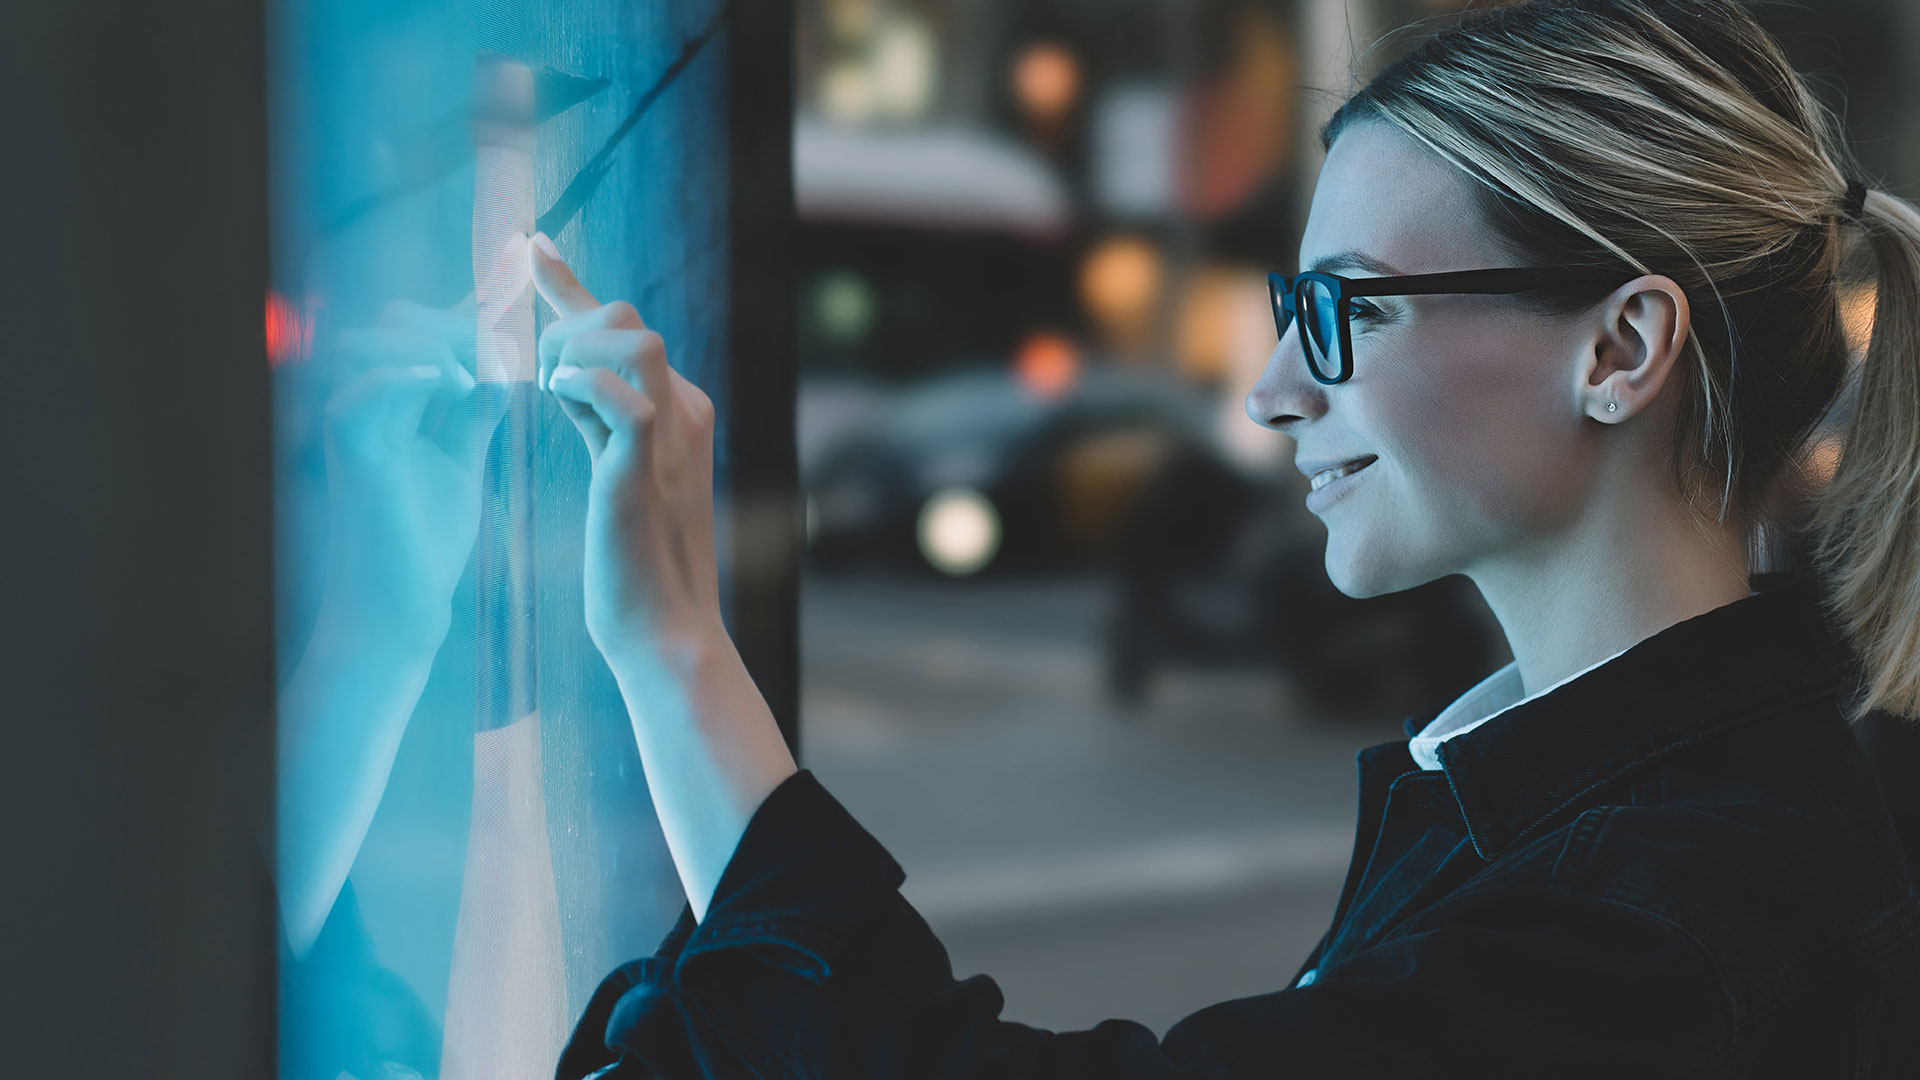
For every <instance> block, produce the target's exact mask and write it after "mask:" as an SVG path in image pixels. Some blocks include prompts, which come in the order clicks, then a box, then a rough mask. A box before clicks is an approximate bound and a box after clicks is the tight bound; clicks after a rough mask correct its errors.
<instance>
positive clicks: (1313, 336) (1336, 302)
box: [1267, 266, 1614, 386]
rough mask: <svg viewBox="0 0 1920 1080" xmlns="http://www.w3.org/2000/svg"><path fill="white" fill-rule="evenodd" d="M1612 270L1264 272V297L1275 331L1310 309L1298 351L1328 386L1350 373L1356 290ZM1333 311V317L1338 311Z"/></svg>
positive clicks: (1515, 285)
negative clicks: (1391, 273)
mask: <svg viewBox="0 0 1920 1080" xmlns="http://www.w3.org/2000/svg"><path fill="white" fill-rule="evenodd" d="M1611 273H1614V272H1613V271H1605V270H1596V269H1594V268H1589V267H1582V268H1579V269H1569V268H1553V267H1538V266H1510V267H1501V268H1498V269H1490V270H1453V271H1449V272H1447V273H1442V274H1403V275H1400V276H1398V277H1362V278H1349V277H1341V276H1340V275H1339V274H1326V273H1321V272H1320V271H1317V270H1305V271H1302V272H1301V273H1299V274H1295V275H1293V276H1292V277H1289V276H1287V275H1285V274H1281V273H1271V274H1268V275H1267V298H1268V299H1269V300H1271V301H1272V302H1273V325H1274V329H1275V330H1276V331H1277V332H1278V333H1279V336H1280V337H1282V338H1285V337H1286V336H1287V327H1288V326H1290V325H1292V323H1293V317H1294V315H1295V314H1296V313H1298V312H1301V311H1309V312H1312V313H1313V317H1312V318H1310V319H1307V320H1305V322H1304V323H1303V324H1302V326H1301V334H1300V351H1301V352H1303V353H1305V354H1306V358H1307V370H1308V371H1310V372H1312V373H1313V377H1314V378H1315V379H1318V380H1319V381H1320V382H1322V383H1324V384H1326V385H1328V386H1332V385H1333V384H1335V383H1341V382H1345V381H1347V380H1348V379H1349V378H1352V377H1353V329H1352V327H1351V325H1349V323H1348V320H1349V319H1350V318H1351V317H1352V314H1353V313H1352V312H1351V311H1349V310H1348V308H1347V301H1348V300H1351V299H1353V298H1354V297H1358V296H1424V295H1430V294H1434V293H1484V294H1491V293H1517V292H1526V291H1527V290H1529V289H1538V288H1540V287H1542V286H1545V285H1556V284H1560V283H1563V282H1573V281H1589V280H1591V281H1594V282H1596V283H1598V282H1599V281H1600V275H1606V274H1611ZM1336 316H1337V317H1336Z"/></svg>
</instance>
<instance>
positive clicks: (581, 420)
mask: <svg viewBox="0 0 1920 1080" xmlns="http://www.w3.org/2000/svg"><path fill="white" fill-rule="evenodd" d="M529 257H530V258H531V259H532V263H533V280H534V284H535V286H536V287H537V288H538V289H539V290H540V295H542V296H544V297H546V299H547V301H548V303H550V304H552V305H553V307H554V310H555V311H556V312H558V313H559V315H560V318H559V319H558V320H556V321H555V322H554V323H553V324H552V325H551V326H549V327H548V328H547V330H546V332H545V333H543V334H541V336H540V346H539V362H540V378H541V384H542V385H543V386H544V387H546V388H547V389H549V390H551V391H552V392H553V394H554V396H555V397H557V398H559V399H560V401H561V404H562V405H563V407H564V408H565V409H566V412H567V415H568V416H569V417H570V418H571V419H572V420H573V423H574V426H575V427H576V428H578V429H579V432H580V436H581V438H582V439H583V440H584V441H585V442H586V445H587V451H588V454H589V455H590V456H591V457H592V459H593V479H592V481H591V483H590V485H589V488H588V494H587V529H586V555H585V577H586V582H585V585H586V620H587V630H588V632H589V633H590V634H591V635H592V637H593V641H594V644H595V645H597V646H599V648H600V651H601V652H602V653H603V654H604V655H605V656H606V658H607V662H608V664H609V666H610V667H611V669H612V671H613V674H614V677H615V679H616V680H618V682H619V684H620V693H621V696H622V697H623V698H625V700H626V703H627V709H628V712H629V713H630V714H631V717H632V720H633V728H634V735H635V737H636V738H637V740H638V741H639V744H640V760H641V764H642V765H643V766H644V768H645V770H646V774H647V787H648V789H649V791H650V792H651V794H652V796H653V802H654V809H655V811H656V812H657V813H658V815H659V818H660V826H661V830H662V832H663V833H664V835H665V837H666V840H667V847H668V849H669V850H670V851H671V853H672V855H673V860H674V863H675V865H676V866H677V867H678V869H679V871H680V878H681V882H682V884H683V885H684V886H685V888H686V891H687V898H688V901H689V903H690V904H691V905H692V907H693V911H694V915H695V917H696V918H703V917H704V916H705V912H706V907H707V902H708V900H709V899H711V897H712V895H713V891H714V888H715V886H716V885H718V884H719V879H720V872H721V871H722V870H724V869H725V868H726V864H727V861H728V860H729V859H730V858H731V856H732V854H733V849H734V847H735V845H736V844H737V843H738V842H739V839H740V836H741V834H742V833H744V832H745V830H746V825H747V822H748V820H749V819H751V817H752V816H753V812H754V810H756V809H757V808H758V807H759V806H760V803H761V802H762V801H763V800H764V799H765V797H766V796H767V795H768V794H769V793H771V792H772V791H773V789H774V788H775V787H776V786H778V785H779V783H780V782H781V781H782V780H784V779H786V778H787V777H788V776H791V775H792V774H793V773H794V772H795V771H796V768H797V767H796V765H795V763H794V760H793V755H792V753H791V752H790V751H789V750H788V749H787V745H786V740H785V737H784V736H782V735H781V733H780V728H779V725H778V724H777V723H776V722H775V721H774V718H773V714H772V712H771V711H770V710H769V709H768V708H767V704H766V701H765V700H764V699H763V698H761V696H760V692H759V690H758V689H757V688H756V687H755V686H754V683H753V679H752V678H751V676H750V675H749V674H748V672H747V670H746V666H745V664H744V663H743V662H742V661H741V659H740V655H739V653H738V651H737V650H735V649H734V648H733V643H732V642H731V641H730V640H729V639H728V637H727V633H726V628H725V625H724V623H723V621H722V619H721V611H720V600H719V580H718V574H717V571H716V564H715V560H714V549H713V435H714V408H713V402H712V400H711V399H709V398H708V397H707V395H706V394H705V393H704V392H703V391H701V389H700V388H699V387H697V386H695V385H694V384H693V383H691V382H689V381H688V380H687V379H685V378H683V377H682V376H681V375H680V374H679V373H678V372H676V371H674V370H673V369H672V368H671V367H670V366H668V364H667V354H666V346H665V343H664V342H662V340H661V338H660V335H659V334H657V333H654V332H653V331H651V330H649V329H647V327H646V324H645V323H644V322H643V321H642V320H641V318H640V315H639V313H638V312H637V311H635V310H634V308H633V306H632V305H631V304H628V303H625V302H624V301H615V302H614V303H611V304H602V303H600V302H599V301H598V300H596V299H594V297H593V295H592V294H591V293H589V292H588V291H587V290H586V289H585V288H583V287H582V286H581V285H580V282H579V281H578V280H577V279H576V278H575V277H574V274H573V271H572V270H571V269H570V268H569V267H568V266H567V264H566V263H565V262H563V261H561V259H560V257H559V252H558V250H557V249H555V248H554V246H553V242H552V241H551V240H549V239H548V238H547V237H545V236H544V235H536V236H535V237H534V243H533V245H532V251H531V252H530V255H529Z"/></svg>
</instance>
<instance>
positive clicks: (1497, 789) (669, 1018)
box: [558, 574, 1920, 1080]
mask: <svg viewBox="0 0 1920 1080" xmlns="http://www.w3.org/2000/svg"><path fill="white" fill-rule="evenodd" d="M1753 584H1754V587H1755V588H1758V589H1760V590H1761V591H1760V592H1759V593H1758V594H1757V595H1753V596H1749V597H1746V598H1744V599H1741V600H1739V601H1736V602H1734V603H1732V604H1728V605H1726V606H1724V607H1721V608H1717V609H1715V610H1713V611H1710V612H1707V613H1705V614H1702V615H1700V616H1697V617H1695V618H1692V619H1688V620H1686V621H1685V622H1682V623H1678V624H1676V625H1674V626H1671V627H1668V628H1667V629H1665V630H1663V631H1661V632H1660V633H1658V634H1656V635H1654V636H1652V637H1650V638H1648V639H1646V640H1644V641H1642V642H1640V643H1639V644H1637V645H1635V646H1634V647H1633V648H1631V649H1629V650H1628V651H1627V652H1625V653H1623V654H1621V655H1620V656H1618V657H1617V658H1615V659H1613V660H1610V661H1609V662H1607V663H1605V664H1603V665H1601V666H1599V667H1597V668H1595V669H1593V670H1592V671H1589V672H1587V673H1586V674H1583V675H1581V676H1580V677H1578V678H1576V679H1573V680H1570V681H1568V682H1567V683H1565V684H1562V685H1561V686H1559V687H1557V688H1555V689H1553V690H1551V691H1549V692H1548V693H1546V694H1543V695H1541V696H1540V697H1538V698H1535V699H1533V700H1531V701H1527V702H1525V703H1523V704H1520V705H1518V706H1515V707H1514V708H1512V709H1509V710H1508V711H1507V712H1506V713H1504V714H1502V715H1500V716H1498V717H1496V718H1494V719H1492V720H1490V721H1488V722H1487V723H1484V724H1482V725H1480V726H1479V727H1477V728H1475V729H1474V730H1472V731H1468V732H1466V733H1464V734H1462V735H1459V736H1457V737H1455V738H1453V739H1451V740H1449V741H1447V742H1445V743H1443V744H1442V745H1441V749H1440V759H1441V762H1442V764H1443V766H1444V767H1443V768H1442V769H1439V770H1422V769H1420V768H1419V767H1418V766H1417V765H1416V764H1415V763H1414V761H1413V759H1412V758H1411V756H1410V755H1409V754H1408V752H1407V744H1406V742H1405V741H1394V742H1388V743H1382V744H1380V745H1377V746H1371V747H1368V748H1367V749H1365V750H1362V751H1360V752H1359V753H1358V754H1357V755H1356V760H1357V763H1358V771H1359V781H1360V783H1359V796H1360V797H1359V823H1358V828H1357V830H1356V833H1355V843H1354V849H1353V858H1352V863H1351V867H1350V869H1349V870H1348V872H1347V877H1346V883H1345V885H1344V886H1343V887H1342V889H1341V893H1340V900H1339V902H1338V904H1337V906H1336V907H1335V910H1334V913H1333V920H1332V923H1331V925H1330V926H1329V928H1328V930H1327V932H1326V934H1325V936H1324V937H1323V938H1322V939H1321V941H1320V943H1319V945H1318V946H1316V947H1315V948H1314V950H1313V952H1312V954H1311V955H1310V956H1308V957H1307V959H1306V961H1305V963H1303V964H1302V965H1301V966H1300V968H1299V970H1298V971H1296V972H1294V974H1293V976H1292V977H1291V978H1287V979H1286V981H1285V982H1284V983H1283V982H1281V980H1280V973H1279V972H1275V976H1276V977H1275V987H1276V989H1274V990H1273V991H1272V992H1270V993H1263V994H1258V995H1255V996H1252V997H1244V998H1237V999H1234V1000H1230V1001H1222V1002H1219V1003H1218V1004H1214V1005H1209V1006H1207V1007H1205V1008H1201V1009H1199V1010H1198V1011H1196V1012H1194V1013H1192V1014H1191V1015H1189V1016H1187V1017H1185V1018H1184V1019H1182V1020H1181V1021H1180V1022H1179V1023H1177V1024H1175V1025H1174V1026H1173V1027H1172V1028H1171V1029H1169V1030H1168V1031H1167V1033H1166V1036H1165V1038H1156V1037H1155V1035H1154V1033H1153V1032H1152V1031H1151V1030H1149V1029H1148V1028H1147V1027H1145V1026H1144V1025H1142V1024H1139V1023H1136V1022H1133V1021H1128V1020H1107V1021H1104V1022H1102V1023H1100V1024H1099V1025H1097V1026H1095V1027H1093V1028H1091V1029H1089V1030H1084V1031H1067V1032H1053V1031H1046V1030H1042V1029H1039V1028H1035V1027H1031V1026H1028V1025H1025V1024H1020V1023H1016V1022H1012V1021H1008V1020H1002V1019H1000V1017H999V1014H1000V1009H1001V1005H1002V998H1001V994H1000V990H999V988H998V986H997V985H996V984H995V983H994V981H993V980H992V978H990V977H989V976H987V975H974V976H972V977H970V978H966V979H961V980H957V981H956V980H955V978H954V976H953V972H952V970H951V968H950V966H949V964H948V959H947V953H946V950H945V949H944V948H943V947H942V946H941V944H940V942H939V940H938V939H937V938H936V937H935V936H934V934H933V932H932V931H931V930H930V929H929V928H928V926H927V924H926V922H925V921H924V920H923V919H921V917H920V915H919V914H918V913H917V912H915V911H914V909H913V908H912V906H911V905H909V904H908V903H907V902H906V900H905V899H903V898H902V897H901V895H900V893H899V891H898V890H899V886H900V884H901V883H902V882H903V881H904V880H905V874H904V873H903V872H902V871H901V869H900V867H899V865H898V864H897V863H896V862H895V861H894V860H893V859H892V858H891V857H890V856H889V854H888V853H887V851H886V850H885V849H884V848H883V847H882V846H881V845H880V844H879V842H878V841H876V840H875V839H874V838H873V836H872V835H871V834H869V833H868V832H867V831H866V830H865V829H864V828H862V827H861V826H860V825H859V823H858V822H856V821H855V820H854V819H853V818H852V817H851V816H850V815H849V814H848V813H847V811H846V809H845V808H844V807H843V806H842V805H841V804H840V803H839V802H838V801H837V800H835V799H834V798H833V796H831V795H830V794H828V793H827V791H826V790H825V789H824V788H822V787H821V785H820V784H819V783H818V781H817V780H816V779H815V778H814V776H813V774H812V773H811V772H809V771H807V770H801V771H800V772H798V773H797V774H795V775H794V776H793V777H791V778H789V779H788V780H786V781H785V782H784V783H782V784H781V786H780V787H779V788H777V789H776V790H775V791H774V792H773V793H772V794H771V795H769V796H768V797H767V799H766V801H765V802H764V803H763V804H762V805H761V806H760V808H759V809H758V810H757V811H756V813H755V814H754V816H753V819H752V821H751V822H750V823H749V825H748V827H747V830H746V833H745V834H744V835H743V836H742V838H741V841H740V844H739V847H738V848H737V849H736V850H735V852H734V855H733V857H732V860H731V861H730V862H729V864H728V866H727V868H726V871H725V872H724V874H723V876H722V879H721V881H720V883H719V887H718V890H717V892H716V893H715V895H714V898H713V901H712V905H711V908H710V910H709V911H708V914H707V918H706V919H705V921H703V922H700V923H699V924H697V925H696V924H695V922H694V919H693V915H692V911H691V908H688V909H684V910H682V912H681V916H680V920H679V922H678V924H677V925H675V926H674V928H673V930H672V931H671V932H670V933H669V934H668V935H667V937H666V940H665V941H664V942H663V943H662V944H661V946H660V949H659V951H658V953H656V954H655V955H654V956H652V957H649V958H646V959H641V960H636V961H633V962H631V963H628V964H625V965H623V966H621V967H620V968H618V969H617V970H615V971H614V972H613V973H612V974H611V975H609V976H608V977H607V978H606V980H605V981H604V982H603V983H602V984H601V986H600V988H599V990H598V991H597V992H596V993H595V994H594V996H593V998H592V1000H591V1001H590V1002H589V1003H588V1005H587V1007H586V1010H585V1014H584V1015H583V1016H582V1017H581V1019H580V1022H579V1025H578V1027H577V1028H576V1030H575V1032H574V1035H573V1038H572V1041H571V1042H570V1043H569V1045H568V1047H567V1049H566V1051H565V1053H564V1055H563V1057H562V1058H561V1061H560V1066H559V1070H558V1076H559V1077H560V1078H561V1080H574V1078H578V1077H586V1076H601V1075H604V1076H606V1077H608V1078H632V1077H650V1076H658V1077H663V1078H671V1080H679V1078H683V1077H725V1078H733V1077H761V1078H768V1077H806V1078H813V1077H823V1078H832V1080H862V1078H868V1077H889V1078H891V1077H902V1078H914V1080H919V1078H960V1077H1033V1078H1040V1077H1069V1076H1071V1077H1102V1078H1108V1077H1110V1078H1141V1080H1144V1078H1147V1077H1156V1078H1158V1077H1165V1078H1173V1077H1189V1078H1201V1077H1207V1078H1222V1080H1224V1078H1228V1077H1295V1076H1298V1077H1330V1076H1356V1077H1415V1076H1473V1077H1491V1076H1503V1077H1504V1076H1513V1077H1529V1078H1537V1077H1549V1076H1551V1077H1568V1076H1595V1077H1609V1078H1621V1077H1635V1078H1637V1077H1651V1076H1689V1077H1747V1076H1766V1077H1791V1078H1794V1080H1808V1078H1813V1077H1901V1078H1914V1077H1920V933H1917V931H1920V902H1917V901H1916V898H1915V890H1914V884H1913V879H1912V875H1911V873H1910V871H1909V868H1908V865H1907V862H1906V859H1905V856H1904V854H1903V853H1902V848H1901V845H1900V842H1899V839H1898V838H1897V837H1896V835H1895V833H1894V829H1893V825H1892V823H1891V821H1890V819H1889V817H1888V811H1887V807H1886V803H1885V802H1884V800H1883V798H1882V796H1881V795H1880V793H1879V791H1878V790H1877V789H1876V787H1875V786H1874V783H1873V781H1872V778H1871V775H1870V773H1869V770H1868V767H1867V763H1866V761H1865V759H1864V758H1863V756H1862V755H1861V753H1860V750H1859V747H1858V746H1857V745H1856V743H1855V740H1854V739H1853V737H1852V733H1851V732H1850V730H1849V729H1848V727H1847V725H1846V723H1845V721H1844V719H1843V716H1842V713H1841V706H1842V702H1843V700H1844V698H1842V697H1841V696H1839V695H1841V694H1842V693H1843V692H1844V690H1845V689H1846V688H1847V686H1848V685H1850V683H1851V680H1853V679H1856V678H1857V677H1858V671H1857V669H1856V668H1855V667H1854V666H1853V665H1852V664H1851V662H1850V659H1849V657H1848V655H1847V653H1846V651H1845V650H1844V649H1843V648H1842V647H1841V646H1840V645H1839V644H1838V639H1837V638H1835V637H1834V636H1833V635H1832V634H1831V632H1830V630H1829V627H1828V626H1827V624H1826V623H1825V622H1824V620H1822V618H1821V617H1820V613H1819V609H1818V607H1817V604H1816V601H1815V594H1814V592H1813V588H1812V585H1813V583H1812V581H1811V579H1808V578H1805V577H1802V576H1799V575H1790V574H1760V575H1755V577H1754V579H1753ZM1438 712H1439V709H1438V708H1435V709H1434V710H1433V711H1431V712H1429V713H1426V714H1424V715H1421V716H1415V717H1411V718H1409V719H1408V720H1407V722H1406V729H1407V732H1408V734H1409V735H1412V734H1413V733H1415V732H1417V731H1418V730H1419V729H1420V728H1421V727H1422V726H1424V725H1425V723H1426V722H1427V721H1428V720H1430V719H1432V718H1433V716H1435V715H1437V714H1438ZM1116 947H1117V948H1124V947H1125V946H1124V943H1116ZM1140 977H1141V978H1143V979H1151V978H1153V977H1154V975H1153V972H1152V971H1150V970H1142V971H1141V972H1140Z"/></svg>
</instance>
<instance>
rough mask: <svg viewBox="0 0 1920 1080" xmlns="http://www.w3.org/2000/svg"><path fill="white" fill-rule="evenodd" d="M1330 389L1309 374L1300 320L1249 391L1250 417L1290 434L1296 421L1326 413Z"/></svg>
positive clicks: (1269, 356) (1283, 337) (1291, 326)
mask: <svg viewBox="0 0 1920 1080" xmlns="http://www.w3.org/2000/svg"><path fill="white" fill-rule="evenodd" d="M1326 409H1327V395H1326V387H1325V386H1323V385H1321V384H1320V383H1319V381H1317V380H1315V379H1314V378H1312V377H1311V376H1310V375H1309V374H1308V373H1307V365H1306V361H1305V359H1304V357H1303V356H1302V355H1301V352H1300V320H1299V319H1295V320H1293V321H1292V323H1290V324H1289V325H1288V326H1287V332H1286V333H1285V334H1283V335H1281V337H1280V340H1279V341H1278V342H1276V343H1274V346H1273V351H1272V352H1270V353H1268V354H1267V366H1266V368H1265V370H1263V371H1261V373H1260V378H1259V380H1258V381H1257V382H1255V383H1254V384H1253V389H1251V390H1248V391H1247V416H1248V417H1249V418H1250V419H1252V420H1253V422H1254V423H1256V424H1259V425H1260V426H1262V427H1269V428H1272V429H1273V430H1275V431H1280V432H1287V433H1288V434H1291V432H1289V431H1288V430H1287V429H1288V427H1289V426H1291V425H1292V424H1293V422H1294V421H1297V420H1301V419H1304V418H1306V417H1308V416H1319V415H1322V414H1324V413H1325V412H1326Z"/></svg>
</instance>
